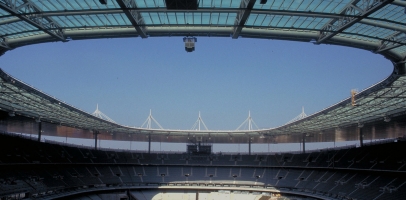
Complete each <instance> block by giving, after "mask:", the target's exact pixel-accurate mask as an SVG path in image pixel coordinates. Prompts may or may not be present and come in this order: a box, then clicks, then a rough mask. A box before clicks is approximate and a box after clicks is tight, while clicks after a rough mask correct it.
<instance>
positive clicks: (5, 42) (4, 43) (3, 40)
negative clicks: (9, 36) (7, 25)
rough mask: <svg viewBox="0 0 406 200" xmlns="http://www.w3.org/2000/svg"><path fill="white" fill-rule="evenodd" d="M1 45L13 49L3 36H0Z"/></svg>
mask: <svg viewBox="0 0 406 200" xmlns="http://www.w3.org/2000/svg"><path fill="white" fill-rule="evenodd" d="M0 47H3V48H6V49H11V47H10V46H9V45H8V44H7V41H6V39H5V38H1V37H0Z"/></svg>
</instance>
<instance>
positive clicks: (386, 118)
mask: <svg viewBox="0 0 406 200" xmlns="http://www.w3.org/2000/svg"><path fill="white" fill-rule="evenodd" d="M390 120H391V118H390V117H388V116H385V117H383V121H384V122H390Z"/></svg>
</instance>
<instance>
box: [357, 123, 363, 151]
mask: <svg viewBox="0 0 406 200" xmlns="http://www.w3.org/2000/svg"><path fill="white" fill-rule="evenodd" d="M358 130H359V145H360V146H361V147H363V146H364V133H363V128H362V127H360V128H358Z"/></svg>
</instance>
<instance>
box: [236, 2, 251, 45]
mask: <svg viewBox="0 0 406 200" xmlns="http://www.w3.org/2000/svg"><path fill="white" fill-rule="evenodd" d="M255 1H256V0H242V1H241V4H240V10H239V12H238V14H237V17H236V19H235V22H234V29H233V34H232V38H233V39H237V38H238V36H239V35H240V33H241V30H242V28H243V27H244V25H245V22H246V21H247V19H248V17H249V16H250V14H251V10H252V8H253V7H254V4H255Z"/></svg>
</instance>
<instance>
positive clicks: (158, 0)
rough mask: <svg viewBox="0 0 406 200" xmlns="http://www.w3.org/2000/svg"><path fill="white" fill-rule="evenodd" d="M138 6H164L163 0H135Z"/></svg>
mask: <svg viewBox="0 0 406 200" xmlns="http://www.w3.org/2000/svg"><path fill="white" fill-rule="evenodd" d="M135 3H136V4H137V7H138V8H158V7H159V8H165V7H166V5H165V1H164V0H148V1H144V0H135Z"/></svg>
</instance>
